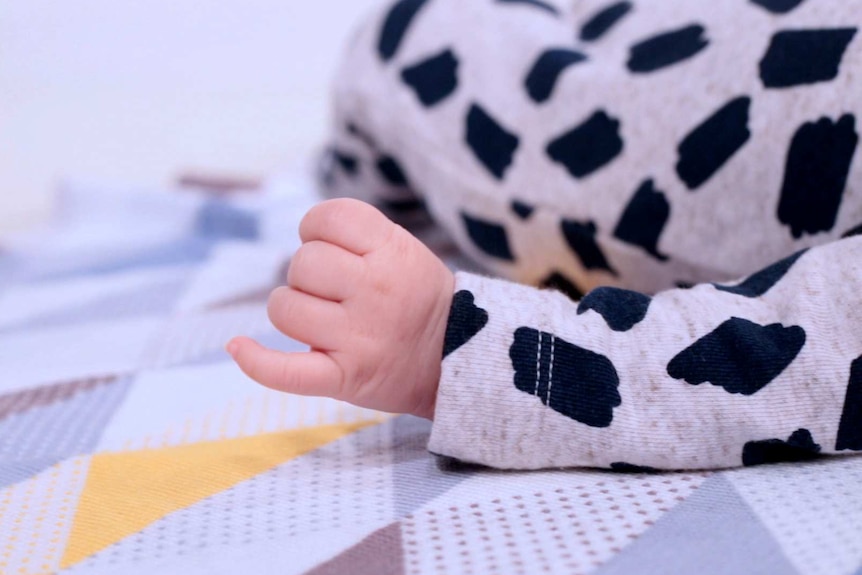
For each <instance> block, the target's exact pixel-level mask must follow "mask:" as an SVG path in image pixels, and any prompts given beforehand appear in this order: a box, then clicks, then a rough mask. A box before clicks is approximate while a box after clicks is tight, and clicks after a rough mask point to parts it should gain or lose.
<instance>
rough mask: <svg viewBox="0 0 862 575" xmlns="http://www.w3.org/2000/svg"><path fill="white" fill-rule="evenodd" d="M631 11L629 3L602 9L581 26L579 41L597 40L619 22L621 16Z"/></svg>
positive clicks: (619, 3) (618, 3) (616, 4)
mask: <svg viewBox="0 0 862 575" xmlns="http://www.w3.org/2000/svg"><path fill="white" fill-rule="evenodd" d="M631 9H632V3H631V2H616V3H615V4H611V5H610V6H608V7H606V8H602V9H601V10H599V11H598V12H597V13H595V14H594V15H593V16H592V17H591V18H590V19H589V20H587V22H586V23H585V24H584V25H583V26H581V40H583V41H584V42H592V41H593V40H598V39H599V38H601V37H602V36H604V35H605V33H606V32H607V31H608V30H610V29H611V28H612V27H613V25H614V24H616V23H617V22H619V21H620V19H621V18H622V17H623V16H625V15H626V14H628V13H629V11H630V10H631Z"/></svg>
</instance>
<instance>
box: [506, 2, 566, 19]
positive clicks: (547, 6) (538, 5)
mask: <svg viewBox="0 0 862 575" xmlns="http://www.w3.org/2000/svg"><path fill="white" fill-rule="evenodd" d="M497 2H498V3H500V4H524V5H526V6H533V7H534V8H539V9H541V10H544V11H545V12H548V13H549V14H553V15H554V16H559V14H560V13H559V12H558V11H557V9H556V8H555V7H553V6H551V5H550V4H547V3H545V2H540V1H539V0H497Z"/></svg>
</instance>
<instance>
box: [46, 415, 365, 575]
mask: <svg viewBox="0 0 862 575" xmlns="http://www.w3.org/2000/svg"><path fill="white" fill-rule="evenodd" d="M374 423H376V422H374V421H366V422H358V423H349V424H338V425H324V426H319V427H310V428H306V429H298V430H293V431H285V432H279V433H267V434H263V435H253V436H251V437H241V438H238V439H226V440H221V441H207V442H202V443H193V444H191V445H181V446H178V447H167V448H163V449H146V450H142V451H130V452H118V453H97V454H94V455H93V456H92V459H91V463H90V469H89V472H88V474H87V481H86V484H85V485H84V490H83V492H82V494H81V496H80V498H79V503H78V508H77V511H76V513H75V519H74V522H73V523H72V530H71V533H70V536H69V540H68V541H69V543H68V545H67V547H66V551H65V553H64V555H63V560H62V562H61V567H62V568H66V567H69V566H70V565H74V564H75V563H77V562H79V561H81V560H83V559H85V558H87V557H89V556H90V555H92V554H94V553H96V552H98V551H101V550H102V549H104V548H106V547H108V546H109V545H112V544H114V543H116V542H117V541H119V540H121V539H123V538H125V537H127V536H129V535H131V534H133V533H136V532H138V531H140V530H141V529H143V528H144V527H146V526H147V525H149V524H151V523H153V522H154V521H156V520H158V519H161V518H162V517H164V516H165V515H168V514H169V513H172V512H174V511H177V510H179V509H183V508H185V507H188V506H190V505H192V504H194V503H196V502H198V501H200V500H202V499H205V498H207V497H209V496H211V495H214V494H216V493H219V492H221V491H224V490H225V489H227V488H229V487H231V486H233V485H236V484H237V483H239V482H241V481H244V480H246V479H250V478H252V477H254V476H255V475H258V474H260V473H262V472H264V471H267V470H268V469H271V468H273V467H275V466H277V465H279V464H281V463H284V462H285V461H289V460H290V459H293V458H294V457H298V456H300V455H302V454H304V453H308V452H309V451H312V450H314V449H317V448H318V447H321V446H322V445H325V444H327V443H329V442H331V441H334V440H336V439H338V438H340V437H343V436H345V435H348V434H350V433H353V432H355V431H358V430H359V429H361V428H363V427H366V426H369V425H372V424H374Z"/></svg>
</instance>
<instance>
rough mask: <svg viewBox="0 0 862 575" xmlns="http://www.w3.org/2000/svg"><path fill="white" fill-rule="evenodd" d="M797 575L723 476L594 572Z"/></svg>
mask: <svg viewBox="0 0 862 575" xmlns="http://www.w3.org/2000/svg"><path fill="white" fill-rule="evenodd" d="M705 572H708V573H710V574H712V575H722V574H725V573H726V574H728V575H738V574H740V573H745V574H759V573H762V574H764V575H783V574H787V575H798V572H797V570H796V569H795V568H794V567H793V565H791V563H790V561H789V560H788V559H787V557H786V556H785V555H784V552H783V551H782V549H781V546H780V545H779V544H778V543H777V542H776V541H775V539H774V538H773V537H772V535H771V534H770V533H769V531H768V530H767V529H766V527H764V526H763V524H762V523H761V522H760V520H759V519H758V517H757V516H756V515H755V514H754V512H753V511H752V510H751V508H749V506H748V504H747V503H746V502H745V501H744V500H743V499H742V498H741V497H740V496H739V494H738V493H737V492H736V489H735V488H734V487H733V485H731V483H730V482H729V481H727V480H726V479H725V478H724V477H723V476H722V475H714V476H712V477H711V478H709V479H708V480H706V481H705V482H704V483H703V485H701V486H700V488H698V490H697V491H695V492H694V494H693V495H691V497H689V498H688V499H686V500H685V501H683V502H682V503H680V504H679V505H677V506H676V507H675V508H673V509H672V510H670V511H668V512H667V513H666V514H665V515H664V516H662V517H661V518H660V519H659V520H658V521H656V523H655V525H654V526H652V527H651V528H650V529H649V530H648V531H647V532H646V533H644V534H643V535H641V536H640V537H639V538H638V539H637V540H635V541H634V542H633V543H632V544H631V545H629V546H628V547H626V548H624V549H623V550H622V551H621V552H620V553H619V554H618V555H616V556H615V557H614V558H613V559H611V560H610V561H608V562H607V563H606V564H605V565H604V566H602V567H601V568H599V569H598V570H597V571H596V572H595V573H596V575H617V574H620V575H622V574H625V575H629V574H631V573H663V574H671V573H705Z"/></svg>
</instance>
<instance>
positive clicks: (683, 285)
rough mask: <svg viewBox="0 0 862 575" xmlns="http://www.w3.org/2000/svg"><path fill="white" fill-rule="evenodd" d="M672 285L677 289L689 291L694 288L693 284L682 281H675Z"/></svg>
mask: <svg viewBox="0 0 862 575" xmlns="http://www.w3.org/2000/svg"><path fill="white" fill-rule="evenodd" d="M673 285H675V286H676V287H677V289H691V288H693V287H694V286H695V284H693V283H691V282H687V281H683V280H679V281H676V282H674V284H673Z"/></svg>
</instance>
